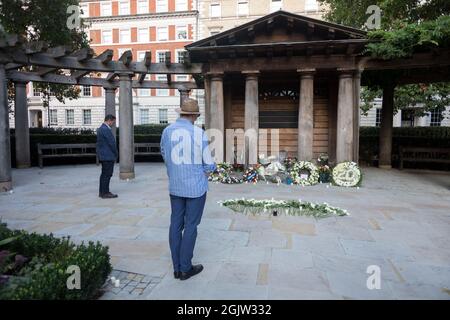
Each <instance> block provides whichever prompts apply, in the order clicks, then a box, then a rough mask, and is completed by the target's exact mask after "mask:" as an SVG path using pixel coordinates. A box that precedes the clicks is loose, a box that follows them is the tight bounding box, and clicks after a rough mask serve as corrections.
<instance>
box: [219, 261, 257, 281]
mask: <svg viewBox="0 0 450 320" xmlns="http://www.w3.org/2000/svg"><path fill="white" fill-rule="evenodd" d="M258 270H259V265H258V264H256V263H253V264H248V263H246V264H244V263H225V264H223V265H222V267H221V269H220V271H219V274H218V276H217V278H216V280H215V282H216V283H228V284H240V285H255V284H256V279H257V276H258Z"/></svg>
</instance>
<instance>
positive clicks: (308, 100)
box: [297, 69, 315, 161]
mask: <svg viewBox="0 0 450 320" xmlns="http://www.w3.org/2000/svg"><path fill="white" fill-rule="evenodd" d="M297 71H298V72H299V73H300V97H299V107H298V159H299V160H304V161H311V160H312V158H313V139H314V71H315V70H314V69H302V70H297Z"/></svg>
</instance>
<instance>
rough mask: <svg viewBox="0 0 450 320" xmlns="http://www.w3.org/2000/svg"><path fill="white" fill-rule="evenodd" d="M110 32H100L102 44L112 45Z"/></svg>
mask: <svg viewBox="0 0 450 320" xmlns="http://www.w3.org/2000/svg"><path fill="white" fill-rule="evenodd" d="M112 40H113V39H112V31H111V30H103V31H102V43H105V44H107V43H112V42H113V41H112Z"/></svg>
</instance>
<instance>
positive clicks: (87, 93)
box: [81, 86, 92, 97]
mask: <svg viewBox="0 0 450 320" xmlns="http://www.w3.org/2000/svg"><path fill="white" fill-rule="evenodd" d="M81 94H82V95H83V97H90V96H91V94H92V93H91V87H90V86H83V87H82V90H81Z"/></svg>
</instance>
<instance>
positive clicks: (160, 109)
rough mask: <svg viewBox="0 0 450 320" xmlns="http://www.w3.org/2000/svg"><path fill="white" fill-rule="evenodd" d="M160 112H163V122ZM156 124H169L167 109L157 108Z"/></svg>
mask: <svg viewBox="0 0 450 320" xmlns="http://www.w3.org/2000/svg"><path fill="white" fill-rule="evenodd" d="M161 111H165V119H164V120H161ZM162 121H163V122H162ZM158 123H160V124H167V123H169V110H168V109H167V108H159V109H158Z"/></svg>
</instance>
